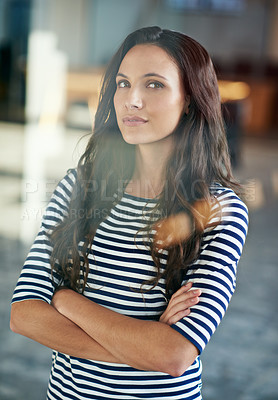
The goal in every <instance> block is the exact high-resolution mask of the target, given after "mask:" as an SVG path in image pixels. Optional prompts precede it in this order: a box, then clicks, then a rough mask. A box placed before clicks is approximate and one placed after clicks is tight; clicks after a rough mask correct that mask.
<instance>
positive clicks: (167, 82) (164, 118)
mask: <svg viewBox="0 0 278 400" xmlns="http://www.w3.org/2000/svg"><path fill="white" fill-rule="evenodd" d="M116 83H117V89H116V92H115V96H114V107H115V111H116V116H117V122H118V126H119V129H120V131H121V133H122V135H123V138H124V140H125V141H126V142H127V143H130V144H149V143H154V142H158V141H161V140H165V139H169V137H170V135H171V134H172V132H173V131H174V130H175V128H176V127H177V125H178V124H179V121H180V119H181V116H182V115H183V113H184V112H185V111H186V107H187V106H188V103H189V96H186V94H185V92H184V89H183V85H182V82H181V78H180V74H179V69H178V67H177V66H176V64H175V63H174V61H173V60H172V59H171V58H170V56H169V55H168V54H167V53H166V51H165V50H163V49H161V48H160V47H158V46H155V45H137V46H134V47H133V48H132V49H130V50H129V52H128V53H127V54H126V56H125V57H124V59H123V61H122V63H121V65H120V68H119V71H118V74H117V77H116Z"/></svg>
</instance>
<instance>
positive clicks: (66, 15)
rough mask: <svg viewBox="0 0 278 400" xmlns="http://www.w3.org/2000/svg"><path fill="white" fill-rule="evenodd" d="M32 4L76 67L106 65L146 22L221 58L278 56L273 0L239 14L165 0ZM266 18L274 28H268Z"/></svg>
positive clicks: (254, 0)
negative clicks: (176, 7)
mask: <svg viewBox="0 0 278 400" xmlns="http://www.w3.org/2000/svg"><path fill="white" fill-rule="evenodd" d="M34 3H35V4H36V5H37V7H39V8H41V15H43V18H39V19H38V20H39V21H40V22H39V24H40V25H41V26H44V27H47V28H49V29H52V30H54V31H55V32H57V34H58V36H59V47H60V48H61V49H62V50H64V51H65V52H66V53H67V54H68V56H69V62H70V66H71V67H74V68H75V67H81V66H86V65H87V66H90V65H101V64H104V63H106V62H107V60H108V59H109V58H110V57H111V55H112V54H113V53H114V52H115V50H116V49H117V48H118V46H119V44H120V43H121V41H122V40H123V38H124V37H125V36H126V35H127V34H128V33H129V32H131V31H132V30H134V29H136V28H138V27H142V26H147V25H160V26H162V27H165V28H170V29H176V30H180V31H183V32H185V33H187V34H188V35H190V36H193V37H194V38H196V39H197V40H198V41H200V42H201V43H202V44H203V45H204V46H205V47H206V48H207V50H208V51H209V52H210V53H211V54H212V55H213V56H215V57H217V58H220V59H221V60H222V61H224V62H225V61H226V62H228V63H230V62H234V60H235V59H237V58H248V59H253V60H260V59H261V58H262V57H263V56H264V55H266V54H267V55H268V56H270V57H273V54H274V55H275V59H277V58H278V50H277V48H278V47H277V41H278V39H277V25H278V12H277V1H275V0H274V1H272V2H271V1H269V0H246V9H245V11H244V12H243V13H242V15H240V16H236V15H235V16H225V15H224V16H223V15H210V14H204V15H200V14H187V15H186V14H185V13H177V12H174V11H171V10H169V9H168V8H167V7H166V6H165V3H164V1H163V0H132V1H131V0H34ZM271 5H272V7H273V8H274V7H276V8H275V10H276V14H275V13H273V12H271V11H272V8H271V7H270V6H271ZM37 15H39V13H37ZM270 16H271V17H272V19H270ZM269 22H271V23H272V27H273V28H271V27H270V28H269V27H268V23H269ZM36 24H37V26H38V22H37V23H36V21H35V19H34V26H35V25H36ZM275 27H276V28H275ZM273 29H276V30H275V31H273ZM270 42H271V43H270Z"/></svg>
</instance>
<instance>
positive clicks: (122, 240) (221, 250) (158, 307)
mask: <svg viewBox="0 0 278 400" xmlns="http://www.w3.org/2000/svg"><path fill="white" fill-rule="evenodd" d="M75 179H76V173H75V172H74V171H73V172H70V173H69V174H68V175H67V176H66V177H65V178H64V179H63V180H62V181H61V182H60V183H59V185H58V187H57V189H56V190H55V192H54V194H53V196H52V198H51V201H50V203H49V206H48V208H47V211H46V213H45V216H44V219H43V222H42V226H41V230H40V232H39V234H38V236H37V238H36V240H35V242H34V244H33V246H32V248H31V250H30V253H29V255H28V257H27V259H26V262H25V265H24V267H23V270H22V273H21V276H20V278H19V281H18V284H17V287H16V289H15V292H14V296H13V302H16V301H21V300H26V299H40V300H43V301H46V302H48V303H50V302H51V298H52V296H53V292H54V290H55V286H56V285H57V283H58V281H59V276H57V274H55V276H54V280H53V279H52V277H51V271H50V264H49V257H50V254H51V245H50V243H49V240H48V237H47V232H49V230H51V229H52V228H53V226H55V225H56V224H58V223H59V222H60V221H61V220H62V219H63V218H64V217H65V216H66V215H67V213H68V211H67V210H68V205H69V201H70V196H71V192H72V188H73V186H74V184H75ZM211 191H212V194H213V195H214V196H215V197H217V199H218V202H219V204H220V206H221V216H220V220H219V221H217V222H218V224H217V225H216V226H214V227H208V228H207V229H206V230H205V232H204V235H203V240H202V245H201V253H200V256H199V258H198V260H197V261H196V262H195V263H194V264H193V265H192V266H190V270H189V273H188V276H187V280H189V281H192V282H193V283H194V287H196V288H197V287H198V288H200V289H201V290H202V295H201V297H200V302H199V303H198V304H197V305H195V306H193V307H191V313H190V315H189V316H188V317H185V318H183V319H182V320H180V321H179V322H177V323H176V324H174V325H172V327H173V329H175V330H177V331H178V332H180V333H181V334H182V335H183V336H184V337H186V338H187V339H188V340H190V341H191V342H192V343H194V345H195V346H196V347H197V348H198V349H199V352H200V353H201V352H202V350H203V349H204V347H205V346H206V344H207V342H208V341H209V339H210V337H211V335H212V334H213V332H214V331H215V329H216V327H217V326H218V324H219V323H220V321H221V319H222V317H223V315H224V313H225V311H226V309H227V306H228V304H229V301H230V298H231V296H232V294H233V292H234V289H235V281H236V268H237V263H238V260H239V258H240V255H241V252H242V247H243V244H244V240H245V236H246V233H247V223H248V221H247V210H246V207H245V205H244V204H243V203H242V201H241V200H240V199H239V198H238V197H237V196H236V195H235V193H234V192H233V191H232V190H230V189H227V188H223V187H222V186H221V185H215V186H213V187H212V188H211ZM155 204H156V203H155V200H146V199H142V198H136V197H134V196H131V195H128V194H124V195H123V197H122V198H121V199H120V201H119V202H118V204H117V205H116V206H115V207H114V208H113V209H112V210H111V213H110V215H109V216H108V217H107V218H106V219H105V220H104V221H103V222H102V223H101V224H100V226H99V228H98V229H97V232H96V235H95V238H94V241H93V245H92V249H91V251H90V254H89V263H90V273H89V276H88V284H89V286H88V288H86V290H85V293H84V295H85V296H87V297H88V298H90V299H92V300H93V301H94V302H96V303H98V304H100V305H102V306H104V307H108V308H110V309H111V310H114V311H116V312H118V313H122V314H125V315H128V316H133V317H136V318H140V319H145V320H154V319H158V318H159V315H160V314H161V313H162V312H163V310H164V309H165V307H166V305H167V302H166V296H165V282H164V280H163V279H160V281H159V282H158V284H157V286H155V287H154V288H151V285H147V284H145V282H146V281H147V282H148V281H149V280H150V279H151V278H152V277H153V276H155V274H156V270H155V266H154V263H153V260H152V258H151V255H150V253H149V251H148V249H147V248H146V246H145V244H144V240H145V239H146V238H145V236H146V234H145V232H144V231H140V229H141V228H142V227H144V226H145V221H146V218H148V217H151V213H152V210H153V208H154V206H155ZM143 214H144V215H143ZM217 218H219V216H217V215H215V217H214V218H213V220H212V221H211V222H214V220H217ZM80 245H82V243H80ZM161 262H162V264H164V265H165V264H166V262H167V252H166V251H164V252H163V253H162V254H161ZM142 284H144V285H143V288H145V289H147V288H149V289H150V290H149V291H147V292H144V293H142V291H141V289H142ZM201 368H202V366H201V361H200V359H199V357H197V359H196V360H195V361H194V363H193V364H192V365H191V367H190V368H188V370H187V371H186V372H185V374H184V375H183V376H181V377H177V378H175V377H171V376H169V375H167V374H164V373H160V372H153V371H139V370H136V369H134V368H132V367H130V366H128V365H123V364H113V363H106V362H99V361H98V362H96V361H93V360H84V359H79V358H75V357H70V356H68V355H66V354H61V353H58V352H55V351H54V352H53V362H52V370H51V376H50V381H49V388H48V395H47V398H48V399H51V400H54V399H56V400H57V399H63V400H67V399H71V400H72V399H78V400H85V399H95V400H96V399H98V400H100V399H107V398H108V399H121V400H124V399H130V400H132V399H153V400H158V399H159V400H163V399H172V400H178V399H191V400H197V399H198V400H200V399H201V398H202V397H201Z"/></svg>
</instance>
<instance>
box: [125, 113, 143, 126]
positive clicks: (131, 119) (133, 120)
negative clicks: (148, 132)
mask: <svg viewBox="0 0 278 400" xmlns="http://www.w3.org/2000/svg"><path fill="white" fill-rule="evenodd" d="M146 122H147V120H146V119H144V118H140V117H138V116H133V115H131V116H127V117H124V118H123V123H124V124H125V125H126V126H140V125H143V124H145V123H146Z"/></svg>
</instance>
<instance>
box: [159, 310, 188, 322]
mask: <svg viewBox="0 0 278 400" xmlns="http://www.w3.org/2000/svg"><path fill="white" fill-rule="evenodd" d="M189 314H190V309H189V308H188V309H187V310H184V311H180V312H178V313H177V314H175V315H172V316H171V317H170V318H169V319H167V320H165V321H164V323H165V324H167V325H173V324H175V323H176V322H178V321H180V320H181V319H182V318H185V317H187V316H188V315H189Z"/></svg>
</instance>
